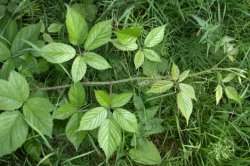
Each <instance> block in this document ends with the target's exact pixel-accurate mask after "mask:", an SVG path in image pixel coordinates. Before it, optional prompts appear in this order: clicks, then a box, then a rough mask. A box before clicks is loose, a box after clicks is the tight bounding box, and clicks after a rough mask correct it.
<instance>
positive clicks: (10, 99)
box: [0, 71, 29, 110]
mask: <svg viewBox="0 0 250 166" xmlns="http://www.w3.org/2000/svg"><path fill="white" fill-rule="evenodd" d="M28 97H29V85H28V83H27V81H26V79H25V78H24V77H23V76H22V75H20V74H19V73H17V72H15V71H12V72H11V73H10V76H9V81H5V80H0V110H14V109H18V108H20V107H21V106H22V104H23V102H24V101H25V100H27V99H28Z"/></svg>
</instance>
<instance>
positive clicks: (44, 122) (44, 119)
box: [23, 97, 54, 138]
mask: <svg viewBox="0 0 250 166" xmlns="http://www.w3.org/2000/svg"><path fill="white" fill-rule="evenodd" d="M53 109H54V106H53V105H52V104H51V103H50V101H49V100H48V99H46V98H41V97H33V98H30V99H29V100H28V101H27V102H26V103H25V104H24V106H23V114H24V116H25V119H27V120H28V121H29V122H30V123H31V124H32V125H33V126H35V127H36V128H37V129H38V130H39V131H40V132H41V133H42V134H45V135H47V136H49V137H50V138H51V137H52V127H53V118H52V116H51V114H50V112H51V111H53Z"/></svg>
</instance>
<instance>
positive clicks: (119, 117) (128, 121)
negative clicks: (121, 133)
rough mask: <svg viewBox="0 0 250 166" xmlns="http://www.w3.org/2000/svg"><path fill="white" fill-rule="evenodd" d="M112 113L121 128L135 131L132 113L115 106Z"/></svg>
mask: <svg viewBox="0 0 250 166" xmlns="http://www.w3.org/2000/svg"><path fill="white" fill-rule="evenodd" d="M113 115H114V119H115V121H116V122H117V123H118V124H119V125H120V126H121V128H122V129H124V130H126V131H128V132H132V133H135V132H136V131H137V129H138V126H137V120H136V117H135V115H134V114H132V113H131V112H129V111H127V110H125V109H122V108H116V109H115V111H114V113H113Z"/></svg>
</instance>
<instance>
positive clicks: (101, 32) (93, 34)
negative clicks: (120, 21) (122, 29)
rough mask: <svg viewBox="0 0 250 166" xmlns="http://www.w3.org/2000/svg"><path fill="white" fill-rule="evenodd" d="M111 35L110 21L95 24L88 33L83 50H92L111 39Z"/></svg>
mask: <svg viewBox="0 0 250 166" xmlns="http://www.w3.org/2000/svg"><path fill="white" fill-rule="evenodd" d="M111 34H112V20H107V21H102V22H99V23H97V24H95V25H94V26H93V27H92V28H91V30H90V31H89V34H88V37H87V40H86V42H85V44H84V48H85V49H86V50H88V51H90V50H94V49H96V48H98V47H100V46H102V45H104V44H106V43H108V42H109V41H110V39H111Z"/></svg>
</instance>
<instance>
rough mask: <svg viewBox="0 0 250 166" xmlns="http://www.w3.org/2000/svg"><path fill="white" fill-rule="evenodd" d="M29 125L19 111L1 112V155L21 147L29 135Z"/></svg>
mask: <svg viewBox="0 0 250 166" xmlns="http://www.w3.org/2000/svg"><path fill="white" fill-rule="evenodd" d="M28 129H29V128H28V125H27V124H26V122H25V120H24V119H23V116H22V114H21V113H20V112H18V111H7V112H4V113H2V114H0V145H1V148H0V157H2V156H4V155H6V154H10V153H11V152H13V151H15V150H16V149H17V148H19V147H20V146H21V145H22V144H23V143H24V142H25V140H26V137H27V135H28Z"/></svg>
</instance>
